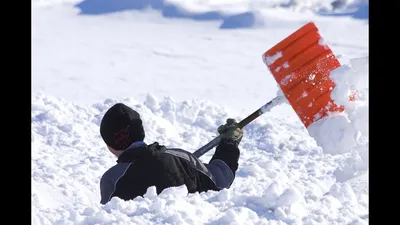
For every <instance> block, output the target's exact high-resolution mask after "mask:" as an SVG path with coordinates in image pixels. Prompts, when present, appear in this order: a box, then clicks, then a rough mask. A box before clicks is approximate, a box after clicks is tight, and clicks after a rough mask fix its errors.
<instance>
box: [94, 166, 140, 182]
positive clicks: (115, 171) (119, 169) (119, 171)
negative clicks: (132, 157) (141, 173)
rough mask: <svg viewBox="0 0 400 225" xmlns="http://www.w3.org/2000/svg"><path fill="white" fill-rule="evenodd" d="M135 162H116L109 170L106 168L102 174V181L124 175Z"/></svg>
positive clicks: (113, 179)
mask: <svg viewBox="0 0 400 225" xmlns="http://www.w3.org/2000/svg"><path fill="white" fill-rule="evenodd" d="M132 164H133V163H118V164H115V165H114V166H112V167H110V168H109V169H108V170H106V171H105V172H104V173H103V175H102V176H101V181H102V182H104V181H106V180H111V181H115V180H116V179H118V178H119V177H121V176H123V175H124V174H125V173H126V171H127V169H128V168H129V167H130V166H131V165H132Z"/></svg>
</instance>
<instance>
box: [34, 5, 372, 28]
mask: <svg viewBox="0 0 400 225" xmlns="http://www.w3.org/2000/svg"><path fill="white" fill-rule="evenodd" d="M32 3H33V4H32V5H33V7H43V6H52V5H59V4H68V5H71V4H73V5H74V6H75V7H77V8H78V9H79V10H80V14H82V15H100V14H105V13H115V12H121V11H127V10H148V9H149V8H151V9H154V10H158V11H160V12H161V14H162V16H164V17H166V18H185V19H192V20H198V21H204V20H206V21H208V20H219V21H222V23H221V25H220V26H219V27H220V28H221V29H236V28H253V27H260V26H267V25H266V24H269V23H270V22H271V21H270V20H271V19H272V18H271V16H269V14H270V13H273V14H275V13H274V11H275V10H276V9H280V11H281V10H284V11H282V12H283V15H285V14H286V13H287V12H288V10H289V11H291V12H293V11H294V12H300V13H302V12H310V13H316V14H318V15H329V16H353V17H355V18H360V19H368V1H364V0H349V1H345V0H329V1H325V0H272V1H257V0H235V1H227V0H218V1H214V0H213V1H203V0H135V1H132V0H33V2H32ZM271 10H272V11H271ZM285 10H286V11H285ZM338 10H339V11H338ZM336 11H338V12H336ZM285 12H286V13H285ZM280 15H281V16H282V13H280ZM272 21H274V19H272Z"/></svg>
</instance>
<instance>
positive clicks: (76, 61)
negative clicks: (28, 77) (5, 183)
mask: <svg viewBox="0 0 400 225" xmlns="http://www.w3.org/2000/svg"><path fill="white" fill-rule="evenodd" d="M100 2H103V3H104V4H103V6H104V7H103V8H101V10H103V11H104V10H105V9H106V8H107V7H105V6H109V5H110V4H111V5H112V4H116V3H115V2H118V3H120V4H119V5H118V6H119V7H120V8H119V10H115V9H116V8H112V10H109V11H112V12H107V13H106V12H100V11H99V10H100V9H99V8H97V9H99V10H98V11H96V8H93V4H94V3H93V2H92V1H78V0H70V1H67V0H59V1H56V0H46V1H44V0H36V1H35V0H34V1H33V3H34V4H33V11H32V15H33V16H32V32H33V33H32V45H33V49H32V50H33V53H32V54H33V61H32V63H33V65H32V73H33V74H32V79H33V83H32V89H33V92H32V117H31V118H32V141H31V143H32V224H34V225H48V224H51V225H53V224H55V225H61V224H74V225H75V224H77V225H91V224H93V225H94V224H141V225H142V224H143V225H146V224H149V225H150V224H190V225H196V224H199V225H200V224H208V225H220V224H232V225H234V224H245V225H251V224H257V225H261V224H271V225H272V224H274V225H281V224H282V225H283V224H309V225H311V224H351V225H361V224H368V222H369V219H368V218H369V209H368V207H369V202H368V193H369V192H368V142H369V141H368V140H369V137H368V76H369V74H368V17H367V18H363V17H362V16H360V12H362V10H364V8H363V7H365V4H366V5H367V6H368V3H366V1H362V0H348V1H322V0H320V1H317V0H313V1H300V0H298V1H284V0H282V1H279V0H275V1H256V0H241V1H223V0H220V1H196V0H173V1H172V0H169V1H161V0H159V1H156V0H153V1H142V5H147V6H148V5H150V6H152V8H153V9H151V8H149V7H143V8H141V9H140V10H139V7H138V6H139V5H140V4H137V5H136V8H132V7H133V5H131V6H132V7H131V8H127V7H126V6H127V5H126V2H127V1H122V0H118V1H117V0H114V1H111V0H110V1H105V0H102V1H100ZM138 2H139V1H138ZM333 2H336V3H334V4H331V3H333ZM105 3H107V4H109V5H107V4H105ZM167 3H168V4H167ZM124 4H125V5H124ZM168 5H173V6H174V7H176V8H180V9H184V10H185V12H192V13H203V14H206V13H207V12H208V13H210V12H214V11H219V12H223V13H221V15H223V16H221V18H219V19H218V18H217V19H215V20H199V19H196V18H198V17H193V16H192V17H190V16H185V17H184V18H183V16H175V17H171V16H166V15H165V10H166V9H168V7H166V6H168ZM360 5H361V7H358V6H360ZM122 6H124V7H122ZM83 7H86V8H85V9H86V10H88V9H91V10H92V11H91V12H94V11H96V12H97V13H84V12H82V8H83ZM90 7H92V8H90ZM257 7H258V9H262V8H263V7H264V10H259V11H260V14H257V15H261V14H262V15H263V16H261V17H258V19H257V20H258V21H260V20H261V21H262V24H263V26H248V27H247V29H240V28H241V26H236V27H235V29H221V24H223V23H225V22H226V21H227V20H228V19H230V18H232V17H233V15H236V14H238V13H239V14H240V13H243V12H253V13H254V12H256V11H255V10H253V9H256V8H257ZM330 7H331V8H330ZM357 7H358V8H357ZM121 8H122V9H124V10H122V9H121ZM333 8H335V9H333ZM117 9H118V8H117ZM133 9H134V10H133ZM169 9H171V7H170V8H169ZM306 9H309V11H307V10H306ZM261 11H262V12H261ZM163 12H164V14H163ZM181 12H182V11H181ZM282 12H284V14H282ZM322 12H325V13H322ZM352 13H353V14H352ZM321 14H324V15H321ZM181 15H189V14H187V13H186V14H185V13H183V14H181ZM239 20H240V18H239ZM308 21H314V22H315V24H316V25H317V27H319V29H320V33H321V35H322V36H323V38H324V43H325V44H326V45H327V46H329V47H330V48H331V49H332V51H333V52H334V53H335V55H336V56H337V57H338V59H339V61H340V62H341V64H342V66H340V67H339V68H337V69H335V70H334V71H332V72H331V74H330V78H331V79H332V80H333V81H334V82H335V84H336V86H335V87H334V88H333V90H332V94H331V98H332V99H333V100H334V101H335V103H336V104H339V105H343V106H344V107H345V110H344V111H343V112H341V113H335V114H330V115H328V116H327V117H325V118H321V119H320V120H318V121H317V122H315V123H313V124H312V125H310V126H309V127H308V128H305V127H304V125H303V124H302V123H301V121H300V119H299V118H298V116H297V115H296V113H295V112H294V110H293V109H292V108H291V106H290V105H289V104H288V102H287V101H284V102H283V103H282V104H277V105H275V106H274V107H272V108H271V109H270V111H266V112H265V113H264V114H263V115H261V116H260V117H259V118H258V119H256V120H255V121H253V122H252V123H250V124H249V125H247V126H246V127H245V128H244V137H243V139H242V142H241V144H240V148H241V156H240V160H239V169H238V171H237V176H236V179H235V181H234V182H233V184H232V186H231V188H230V189H225V190H222V191H220V192H215V191H208V192H203V193H194V194H188V191H187V189H186V187H185V186H180V187H171V188H168V189H166V190H164V191H163V192H162V193H161V194H160V195H156V192H155V188H154V187H149V188H148V190H147V193H146V194H145V195H144V196H143V197H137V198H135V199H134V200H130V201H123V200H120V199H118V198H113V199H112V200H111V201H110V202H109V203H107V204H106V205H101V204H100V190H99V181H100V177H101V175H102V174H103V173H104V172H105V171H106V170H107V169H108V168H110V167H111V166H113V165H115V163H116V162H115V161H116V158H115V157H114V156H113V155H112V154H111V153H110V152H109V151H108V150H107V148H106V146H105V145H104V143H103V142H102V140H101V137H100V134H99V123H100V121H101V118H102V116H103V115H104V113H105V112H106V110H107V109H108V108H109V107H110V106H112V105H113V104H115V103H117V102H123V103H125V104H127V105H129V106H131V107H132V108H134V109H135V110H137V111H138V112H139V113H140V114H141V116H142V118H143V123H144V128H145V131H146V138H145V142H147V143H152V142H154V141H157V142H159V143H160V144H163V145H166V146H168V147H179V148H183V149H186V150H188V151H191V152H194V151H195V150H197V149H198V148H200V147H202V146H203V145H205V144H206V143H208V142H209V141H210V140H212V139H213V138H214V137H215V136H216V135H217V131H216V129H217V127H218V126H219V125H221V124H223V123H224V122H225V120H226V119H227V118H229V117H233V118H235V119H237V120H239V121H240V120H241V119H243V118H244V117H246V116H247V115H249V114H250V113H252V112H253V111H255V110H256V109H258V108H260V107H261V106H264V105H265V104H266V103H267V102H269V101H271V100H272V99H274V98H275V97H276V96H281V97H282V92H281V91H280V90H279V88H278V85H277V83H276V81H275V80H274V78H273V76H272V75H271V73H270V72H269V71H268V69H267V67H266V65H265V64H264V63H263V60H265V59H263V58H262V54H263V53H264V52H265V51H267V50H268V49H269V48H271V47H272V46H273V45H275V44H277V43H278V42H279V41H280V40H282V39H283V38H285V37H286V36H288V35H289V34H291V33H292V32H294V31H295V30H296V29H298V28H300V27H301V26H302V25H303V24H305V23H306V22H308ZM250 27H251V29H248V28H250ZM231 28H232V27H231ZM353 94H354V96H355V99H353V100H351V99H350V98H349V96H351V95H353ZM212 154H213V151H210V152H208V153H206V154H205V155H203V156H202V157H201V160H202V161H204V162H207V161H208V160H209V159H210V158H211V156H212Z"/></svg>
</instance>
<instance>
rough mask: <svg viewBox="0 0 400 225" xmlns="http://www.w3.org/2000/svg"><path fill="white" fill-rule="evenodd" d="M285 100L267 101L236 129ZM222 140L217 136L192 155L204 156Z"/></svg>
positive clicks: (277, 98) (279, 97)
mask: <svg viewBox="0 0 400 225" xmlns="http://www.w3.org/2000/svg"><path fill="white" fill-rule="evenodd" d="M284 99H285V97H284V96H283V95H280V96H277V97H275V98H274V99H272V100H271V101H269V102H268V103H267V104H265V105H263V106H262V107H260V108H259V109H257V110H256V111H254V112H253V113H252V114H250V115H248V116H247V117H246V118H244V119H243V120H242V121H240V122H239V123H238V127H239V128H240V129H242V128H243V127H245V126H246V125H247V124H249V123H251V122H252V121H253V120H255V119H257V118H258V117H259V116H261V115H262V114H264V113H266V112H268V111H269V110H271V109H272V108H273V107H274V106H276V105H279V104H281V103H283V100H284ZM221 139H222V135H218V136H217V137H216V138H214V139H212V140H211V141H210V142H208V143H207V144H206V145H204V146H203V147H201V148H199V149H198V150H196V151H195V152H194V153H193V154H194V155H195V156H196V157H197V158H199V157H201V156H202V155H204V154H205V153H207V152H208V151H210V150H211V149H212V148H214V147H215V146H217V145H218V144H219V142H220V141H221Z"/></svg>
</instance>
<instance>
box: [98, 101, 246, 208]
mask: <svg viewBox="0 0 400 225" xmlns="http://www.w3.org/2000/svg"><path fill="white" fill-rule="evenodd" d="M217 131H218V133H219V134H221V135H223V136H222V139H221V141H220V143H219V145H218V146H216V149H215V153H214V155H213V156H212V158H211V160H210V161H209V162H208V163H203V162H201V161H200V160H199V159H198V158H196V157H195V156H194V155H193V154H192V153H190V152H188V151H186V150H183V149H179V148H167V147H165V146H163V145H160V144H159V143H158V142H154V143H152V144H146V143H145V142H144V138H145V132H144V128H143V124H142V119H141V116H140V114H139V113H138V112H136V111H135V110H133V109H132V108H130V107H128V106H127V105H125V104H123V103H117V104H115V105H113V106H112V107H111V108H109V109H108V110H107V112H106V113H105V114H104V116H103V118H102V120H101V124H100V135H101V137H102V139H103V141H104V142H105V144H106V145H107V148H108V150H109V151H110V152H111V153H112V154H114V155H115V156H116V157H117V161H116V162H117V164H116V165H114V166H113V167H111V168H110V169H108V170H107V171H106V172H105V173H104V174H103V176H102V177H101V179H100V194H101V200H100V203H101V204H103V205H104V204H106V203H107V202H109V201H110V200H111V199H112V198H113V197H118V198H120V199H123V200H131V199H134V198H135V197H137V196H143V195H144V194H145V193H146V191H147V189H148V188H149V187H151V186H155V187H156V190H157V194H160V193H161V192H162V191H163V190H164V189H166V188H169V187H174V186H181V185H186V187H187V190H188V192H189V193H195V192H199V193H200V192H206V191H209V190H214V191H219V190H222V189H225V188H227V189H228V188H229V187H230V186H231V184H232V182H233V181H234V179H235V174H236V171H237V169H238V160H239V156H240V150H239V147H238V145H239V143H240V141H241V139H242V137H243V130H242V129H239V128H238V127H237V123H236V121H235V120H234V119H231V118H229V119H227V121H226V124H224V125H221V126H219V127H218V128H217Z"/></svg>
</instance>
